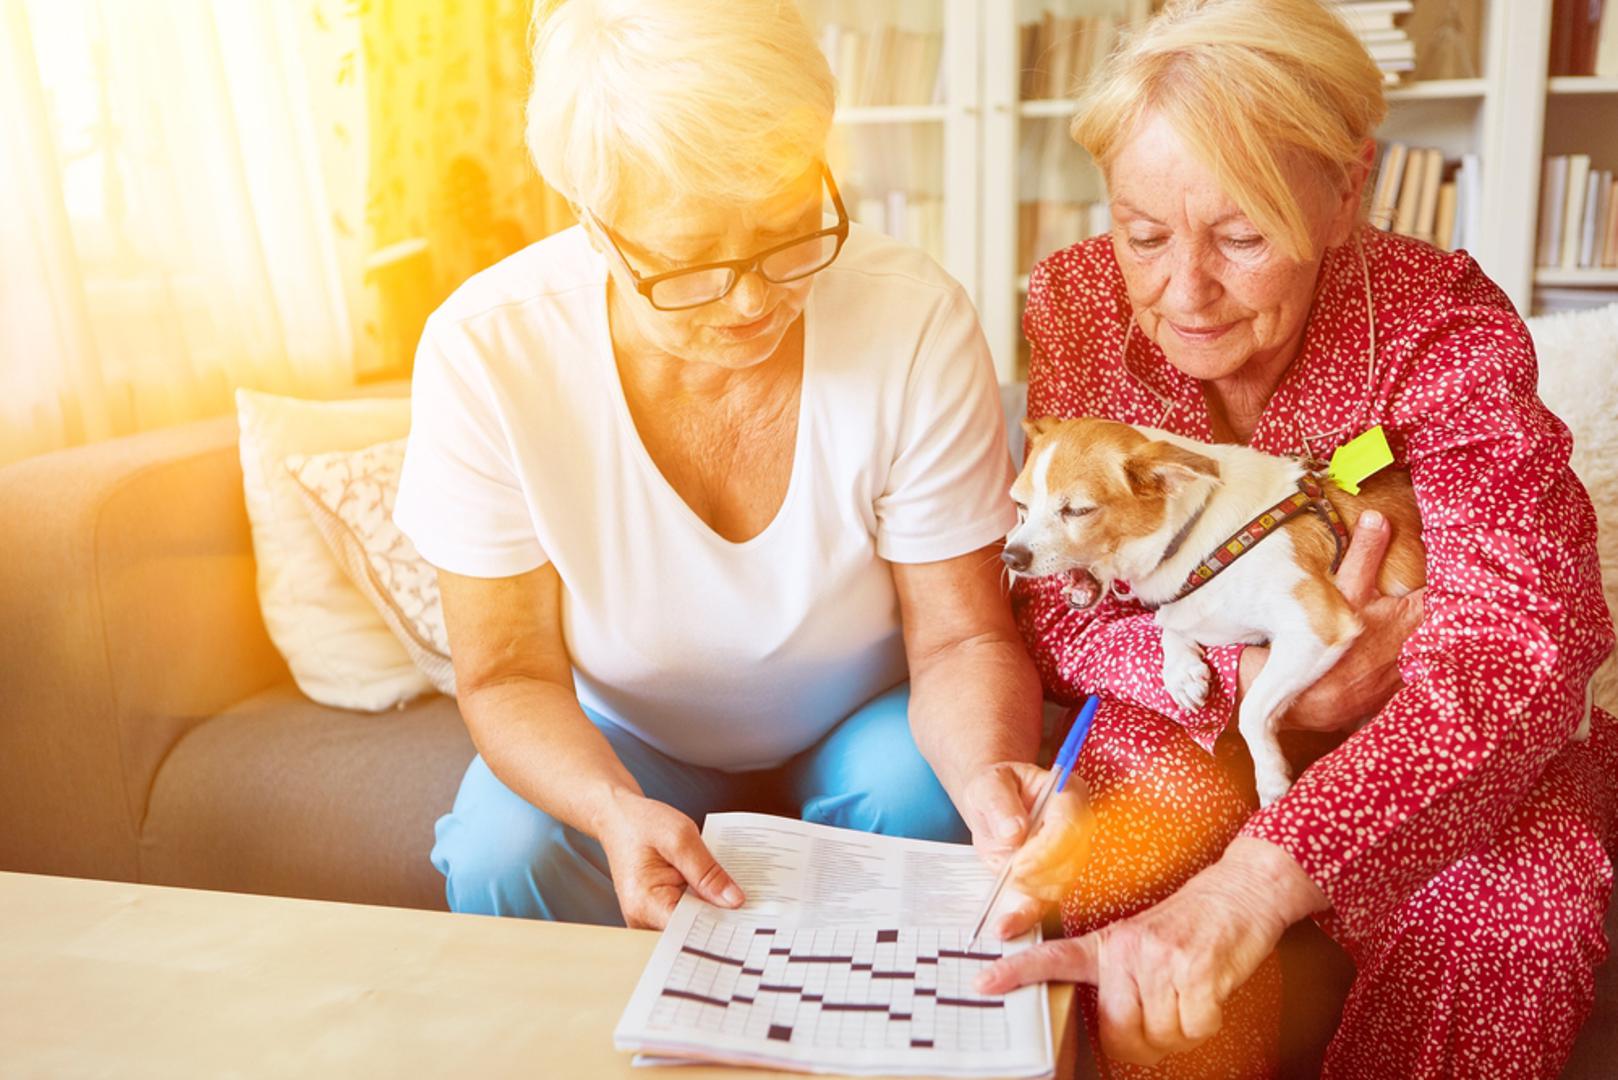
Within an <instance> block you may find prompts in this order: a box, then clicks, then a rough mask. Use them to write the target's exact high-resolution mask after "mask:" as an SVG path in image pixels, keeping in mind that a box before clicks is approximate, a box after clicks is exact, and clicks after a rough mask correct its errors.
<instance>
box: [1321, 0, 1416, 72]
mask: <svg viewBox="0 0 1618 1080" xmlns="http://www.w3.org/2000/svg"><path fill="white" fill-rule="evenodd" d="M1336 7H1337V13H1338V14H1339V15H1341V16H1342V17H1343V21H1344V22H1346V23H1348V26H1349V29H1350V30H1353V31H1354V32H1355V33H1356V34H1358V35H1359V38H1360V41H1362V42H1364V44H1365V49H1366V51H1367V52H1369V53H1370V54H1371V59H1373V60H1375V61H1376V66H1377V67H1379V68H1381V69H1382V81H1383V82H1385V83H1387V84H1389V85H1392V84H1394V83H1397V82H1398V81H1399V80H1400V79H1402V78H1404V76H1406V75H1408V74H1409V73H1410V72H1412V71H1414V70H1415V69H1416V46H1415V43H1414V42H1412V41H1411V40H1410V35H1409V34H1408V33H1406V32H1405V30H1404V29H1403V27H1401V26H1400V22H1401V21H1402V20H1403V19H1404V17H1405V16H1406V15H1409V14H1410V13H1411V12H1412V11H1414V10H1415V4H1414V3H1413V2H1412V0H1336Z"/></svg>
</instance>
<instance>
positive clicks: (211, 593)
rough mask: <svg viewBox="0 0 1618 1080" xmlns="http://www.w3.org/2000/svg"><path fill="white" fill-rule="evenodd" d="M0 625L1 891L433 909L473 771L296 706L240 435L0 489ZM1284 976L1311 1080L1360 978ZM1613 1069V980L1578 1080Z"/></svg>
mask: <svg viewBox="0 0 1618 1080" xmlns="http://www.w3.org/2000/svg"><path fill="white" fill-rule="evenodd" d="M1007 407H1008V411H1010V412H1013V413H1015V412H1016V411H1017V409H1018V405H1017V399H1016V397H1015V394H1014V393H1013V394H1010V395H1008V401H1007ZM0 603H3V605H4V608H3V611H4V618H0V688H3V690H0V869H8V870H24V871H31V872H38V873H49V874H68V875H78V876H85V877H99V878H112V879H118V880H126V881H143V882H153V883H160V884H170V885H187V886H197V887H203V888H214V889H227V890H235V891H246V892H262V893H276V894H282V895H289V896H306V897H318V898H324V899H333V900H348V901H356V902H362V903H376V904H394V905H402V906H412V907H430V908H442V907H443V906H444V890H443V883H442V879H441V878H440V877H439V875H438V873H437V872H436V871H435V870H434V869H433V868H432V866H431V865H429V863H428V861H427V853H428V851H429V849H430V848H431V846H432V837H433V822H434V820H435V819H436V818H437V817H438V815H439V814H441V813H442V812H443V811H444V810H445V809H447V808H448V806H449V805H450V803H451V801H452V799H453V797H454V793H455V789H456V785H457V783H458V782H459V780H460V777H461V773H462V771H463V770H464V769H465V767H466V764H467V762H468V761H469V760H470V759H471V757H472V754H473V750H472V745H471V743H470V741H469V740H468V738H467V735H466V733H465V730H464V729H463V727H462V726H461V723H460V719H459V716H458V714H457V712H456V709H455V705H454V702H453V701H451V700H449V699H447V698H443V697H440V696H437V695H432V696H429V697H427V698H423V699H420V700H417V701H416V702H414V703H412V704H410V705H408V706H406V707H404V708H401V709H398V710H396V711H392V712H388V713H385V714H381V715H371V714H363V713H354V712H345V711H342V710H336V709H329V708H325V707H322V706H319V705H315V704H313V703H312V702H310V701H309V700H308V699H306V698H304V697H303V696H302V695H301V694H299V693H298V691H297V689H296V688H295V687H294V685H293V684H292V682H291V679H290V676H289V674H288V672H287V668H286V665H285V664H284V663H283V662H282V660H281V658H280V656H279V655H278V654H277V653H276V651H275V649H274V648H273V647H272V646H271V644H270V641H269V639H268V637H267V636H266V634H265V630H264V626H263V623H262V620H261V618H260V615H259V609H258V601H257V596H256V591H255V586H254V565H253V552H252V546H251V541H250V538H249V532H248V524H247V517H246V512H245V509H244V506H243V500H242V477H241V468H240V464H239V459H238V456H237V449H236V425H235V422H234V421H233V420H232V419H229V418H222V419H218V420H211V421H205V422H201V423H196V424H191V425H187V426H183V427H177V428H173V429H169V430H165V431H158V432H153V433H150V434H146V435H139V436H134V437H130V438H125V439H119V440H116V441H113V442H107V443H102V444H99V445H94V446H88V447H83V448H79V449H74V450H68V451H63V452H60V453H55V454H49V455H45V456H43V457H39V458H36V459H32V460H28V461H24V462H21V463H19V464H16V465H13V466H10V467H8V468H5V469H0ZM1608 929H1609V934H1615V935H1618V915H1615V916H1614V917H1613V918H1610V919H1609V921H1608ZM1284 959H1285V961H1286V963H1287V967H1288V974H1289V979H1290V980H1291V982H1290V985H1291V986H1293V987H1296V988H1299V989H1300V990H1302V989H1303V988H1306V987H1307V988H1310V992H1299V993H1292V994H1289V995H1288V1013H1287V1016H1286V1018H1285V1022H1286V1040H1287V1056H1288V1060H1289V1062H1290V1065H1289V1070H1288V1071H1289V1074H1291V1075H1300V1076H1301V1075H1309V1074H1310V1072H1311V1071H1312V1070H1313V1067H1314V1063H1318V1061H1319V1055H1320V1052H1321V1047H1322V1046H1323V1044H1324V1040H1325V1038H1326V1037H1328V1036H1329V1033H1330V1031H1331V1029H1332V1027H1333V1025H1334V1020H1335V1016H1336V1009H1337V1008H1338V1006H1339V1004H1340V1001H1341V995H1342V991H1343V989H1344V988H1345V987H1346V984H1347V980H1348V978H1349V977H1350V975H1351V969H1350V967H1349V966H1348V963H1347V960H1346V958H1345V957H1343V955H1342V954H1341V953H1340V952H1338V951H1337V950H1336V949H1335V947H1333V946H1330V945H1329V944H1327V943H1325V942H1324V939H1323V938H1322V937H1321V936H1320V935H1319V933H1318V931H1314V930H1313V928H1312V927H1305V928H1302V929H1300V930H1298V931H1297V932H1295V933H1294V935H1292V937H1291V938H1290V939H1289V944H1288V946H1287V948H1286V950H1285V954H1284ZM1615 1063H1618V977H1615V973H1614V965H1612V964H1609V965H1607V967H1606V968H1605V969H1603V972H1602V989H1601V999H1600V1002H1599V1004H1598V1006H1597V1015H1596V1016H1595V1017H1593V1018H1592V1020H1591V1023H1590V1025H1589V1027H1588V1028H1587V1029H1586V1031H1585V1033H1584V1035H1583V1038H1582V1040H1581V1043H1580V1047H1579V1050H1578V1055H1577V1059H1576V1061H1575V1063H1574V1065H1573V1066H1572V1067H1571V1068H1570V1070H1569V1073H1568V1075H1570V1076H1581V1077H1582V1076H1589V1077H1595V1076H1611V1075H1614V1072H1615V1068H1614V1065H1615Z"/></svg>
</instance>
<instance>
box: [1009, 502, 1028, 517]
mask: <svg viewBox="0 0 1618 1080" xmlns="http://www.w3.org/2000/svg"><path fill="white" fill-rule="evenodd" d="M1011 505H1012V506H1015V507H1016V508H1017V518H1018V520H1019V521H1020V520H1021V519H1023V518H1025V517H1027V516H1028V504H1026V503H1020V502H1017V501H1016V500H1015V499H1013V500H1012V502H1011Z"/></svg>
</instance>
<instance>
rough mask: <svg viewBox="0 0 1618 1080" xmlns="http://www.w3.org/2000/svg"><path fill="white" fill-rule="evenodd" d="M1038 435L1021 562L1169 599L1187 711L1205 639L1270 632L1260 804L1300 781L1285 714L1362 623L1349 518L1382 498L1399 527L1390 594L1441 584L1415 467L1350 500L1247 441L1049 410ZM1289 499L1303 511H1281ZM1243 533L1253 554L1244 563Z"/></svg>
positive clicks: (1172, 671) (1247, 719)
mask: <svg viewBox="0 0 1618 1080" xmlns="http://www.w3.org/2000/svg"><path fill="white" fill-rule="evenodd" d="M1023 430H1024V431H1025V432H1026V433H1027V436H1028V451H1027V458H1026V460H1025V463H1024V465H1023V469H1022V473H1021V474H1020V475H1019V476H1018V477H1017V482H1016V483H1015V484H1014V485H1012V488H1011V496H1012V499H1013V500H1014V501H1015V502H1016V504H1017V512H1018V518H1019V521H1018V524H1017V526H1016V528H1014V529H1012V530H1011V532H1010V533H1008V534H1007V536H1006V543H1005V549H1004V551H1003V553H1002V555H1001V557H1002V558H1003V559H1004V560H1005V563H1006V565H1007V566H1008V567H1009V568H1010V569H1011V571H1012V573H1014V574H1017V575H1020V576H1024V577H1045V576H1048V575H1052V574H1063V575H1066V576H1067V579H1068V581H1067V585H1066V586H1065V587H1064V588H1063V590H1062V592H1063V595H1064V596H1065V597H1066V598H1067V601H1068V603H1069V604H1071V605H1072V606H1073V607H1075V608H1078V609H1084V608H1088V607H1091V606H1093V605H1094V604H1096V603H1097V602H1099V601H1100V600H1101V598H1102V597H1103V596H1105V595H1106V593H1107V592H1108V591H1109V590H1116V589H1117V588H1118V587H1119V586H1120V585H1121V584H1123V583H1127V588H1128V592H1129V593H1130V594H1132V595H1133V596H1134V597H1135V598H1136V599H1138V600H1140V601H1141V602H1142V603H1144V604H1146V605H1147V606H1148V607H1155V608H1156V621H1157V624H1158V626H1160V627H1161V628H1162V631H1163V682H1164V685H1165V687H1166V688H1167V689H1168V692H1169V694H1170V696H1171V697H1173V698H1174V700H1175V701H1176V702H1178V703H1179V704H1180V705H1181V706H1182V707H1183V708H1187V709H1191V708H1196V707H1198V706H1200V705H1202V703H1203V702H1204V701H1205V700H1206V699H1207V696H1208V689H1209V679H1210V673H1209V670H1208V664H1207V661H1206V660H1204V659H1203V654H1202V647H1203V646H1207V645H1224V644H1232V643H1236V642H1242V643H1245V644H1254V645H1256V644H1263V643H1268V644H1269V646H1270V656H1269V659H1268V661H1267V662H1266V663H1265V665H1264V669H1263V671H1262V672H1261V673H1260V674H1259V676H1258V678H1257V679H1255V680H1254V682H1253V685H1252V686H1251V687H1250V688H1249V689H1248V692H1247V694H1246V695H1245V696H1244V697H1243V699H1242V703H1241V709H1240V713H1239V716H1238V723H1239V725H1240V729H1241V734H1242V737H1243V738H1244V739H1245V740H1246V741H1247V746H1248V749H1249V751H1250V752H1251V753H1252V755H1253V765H1254V776H1255V779H1256V781H1257V785H1258V794H1259V802H1260V803H1261V804H1262V805H1265V806H1267V805H1269V804H1270V803H1272V802H1274V801H1275V800H1276V799H1278V798H1280V797H1281V796H1282V795H1284V794H1285V793H1286V791H1287V788H1288V787H1289V786H1291V777H1290V775H1289V769H1288V766H1287V762H1286V759H1285V757H1283V756H1282V753H1281V748H1280V745H1279V743H1278V742H1277V740H1276V729H1277V724H1278V722H1279V720H1280V718H1281V716H1282V715H1283V714H1284V713H1285V711H1286V709H1287V706H1288V705H1290V704H1291V703H1292V700H1293V699H1294V698H1296V697H1297V696H1298V694H1299V693H1301V692H1302V691H1303V690H1304V689H1306V688H1307V687H1308V686H1310V685H1311V684H1312V683H1314V682H1315V680H1317V679H1319V678H1320V677H1321V676H1322V675H1324V674H1325V673H1326V671H1327V670H1328V669H1330V668H1331V666H1332V665H1333V664H1335V663H1336V662H1337V659H1338V658H1339V657H1340V656H1342V655H1343V653H1344V652H1345V651H1346V650H1347V649H1348V647H1349V645H1350V644H1352V643H1353V641H1354V639H1355V638H1356V637H1357V636H1358V635H1359V633H1360V631H1361V630H1362V629H1363V627H1362V625H1361V623H1360V620H1359V617H1358V616H1357V615H1356V614H1355V610H1354V607H1353V606H1352V605H1351V604H1350V603H1349V602H1348V601H1347V600H1346V599H1345V598H1344V597H1343V594H1342V593H1341V592H1340V591H1339V590H1338V588H1337V585H1336V582H1335V580H1334V577H1333V574H1334V571H1335V569H1336V565H1337V562H1338V560H1339V559H1340V558H1341V556H1342V552H1343V551H1344V550H1345V549H1346V546H1347V529H1351V528H1353V525H1354V522H1355V521H1357V520H1358V519H1359V516H1360V514H1361V513H1363V512H1364V511H1365V510H1368V509H1375V510H1377V511H1379V512H1380V513H1381V514H1382V515H1383V517H1385V518H1386V519H1387V521H1388V523H1389V524H1390V526H1391V527H1392V530H1393V532H1392V537H1391V538H1390V541H1389V544H1388V552H1387V556H1386V557H1385V558H1384V559H1383V562H1382V568H1381V573H1380V575H1379V577H1378V585H1379V587H1380V588H1381V590H1382V592H1383V593H1385V594H1389V595H1394V596H1403V595H1405V594H1407V593H1409V592H1411V591H1413V590H1415V589H1417V588H1419V587H1421V586H1422V585H1423V584H1424V582H1425V580H1426V575H1425V569H1424V561H1425V553H1424V551H1423V549H1422V546H1421V518H1420V516H1419V514H1418V513H1417V510H1416V502H1415V493H1414V491H1413V490H1412V488H1411V486H1410V478H1409V476H1408V475H1407V474H1405V473H1402V472H1395V471H1391V470H1385V471H1383V472H1381V473H1378V474H1377V475H1376V476H1374V477H1372V478H1371V479H1370V480H1368V481H1366V483H1365V484H1364V485H1363V486H1362V487H1361V489H1360V494H1359V495H1350V494H1348V493H1347V492H1346V491H1344V490H1343V489H1341V488H1339V487H1337V486H1336V485H1335V484H1333V483H1331V482H1329V481H1320V482H1319V483H1318V484H1316V483H1312V482H1311V481H1310V479H1309V474H1308V471H1307V470H1306V469H1305V467H1304V465H1303V464H1302V463H1301V462H1299V461H1296V460H1293V459H1289V458H1279V457H1274V456H1272V455H1269V454H1265V453H1263V452H1261V451H1258V450H1254V449H1252V448H1251V447H1247V446H1236V445H1224V444H1221V445H1214V446H1210V445H1206V444H1203V443H1199V442H1196V441H1194V440H1192V439H1186V438H1183V437H1181V436H1179V435H1174V434H1172V433H1170V432H1166V431H1158V430H1155V429H1152V428H1143V427H1134V426H1131V425H1128V424H1120V423H1116V422H1114V421H1110V420H1097V419H1080V420H1057V419H1053V418H1049V417H1046V418H1043V419H1039V420H1029V421H1024V422H1023ZM1300 482H1301V483H1300ZM1311 493H1312V494H1311ZM1283 506H1284V507H1285V508H1286V512H1287V513H1290V514H1292V515H1293V516H1284V515H1283V514H1270V513H1269V511H1270V510H1271V509H1272V508H1274V509H1281V508H1282V507H1283ZM1334 518H1336V519H1338V520H1336V521H1334V520H1333V519H1334ZM1338 521H1341V522H1346V525H1347V529H1343V528H1341V527H1340V525H1339V524H1338ZM1243 537H1245V539H1241V538H1243ZM1233 542H1236V546H1237V547H1245V548H1246V550H1245V551H1244V552H1242V553H1241V555H1240V556H1239V557H1234V558H1229V557H1228V556H1229V551H1231V550H1234V548H1232V547H1231V545H1232V543H1233Z"/></svg>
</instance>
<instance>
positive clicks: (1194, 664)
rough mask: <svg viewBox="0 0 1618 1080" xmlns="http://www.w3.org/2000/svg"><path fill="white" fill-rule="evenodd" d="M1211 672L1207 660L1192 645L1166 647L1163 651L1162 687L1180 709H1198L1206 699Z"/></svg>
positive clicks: (1211, 676)
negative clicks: (1174, 647)
mask: <svg viewBox="0 0 1618 1080" xmlns="http://www.w3.org/2000/svg"><path fill="white" fill-rule="evenodd" d="M1212 682H1213V674H1212V672H1210V671H1209V670H1208V662H1207V661H1206V660H1204V659H1203V658H1202V654H1201V653H1200V652H1198V651H1197V650H1196V648H1195V647H1194V646H1193V647H1192V648H1189V649H1166V650H1165V651H1164V653H1163V687H1164V689H1166V690H1167V691H1168V692H1169V697H1171V698H1173V699H1174V703H1175V704H1176V705H1178V706H1179V707H1180V708H1182V709H1186V710H1192V709H1200V708H1202V706H1203V705H1205V704H1206V703H1207V701H1208V690H1209V687H1210V686H1211V685H1212Z"/></svg>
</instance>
